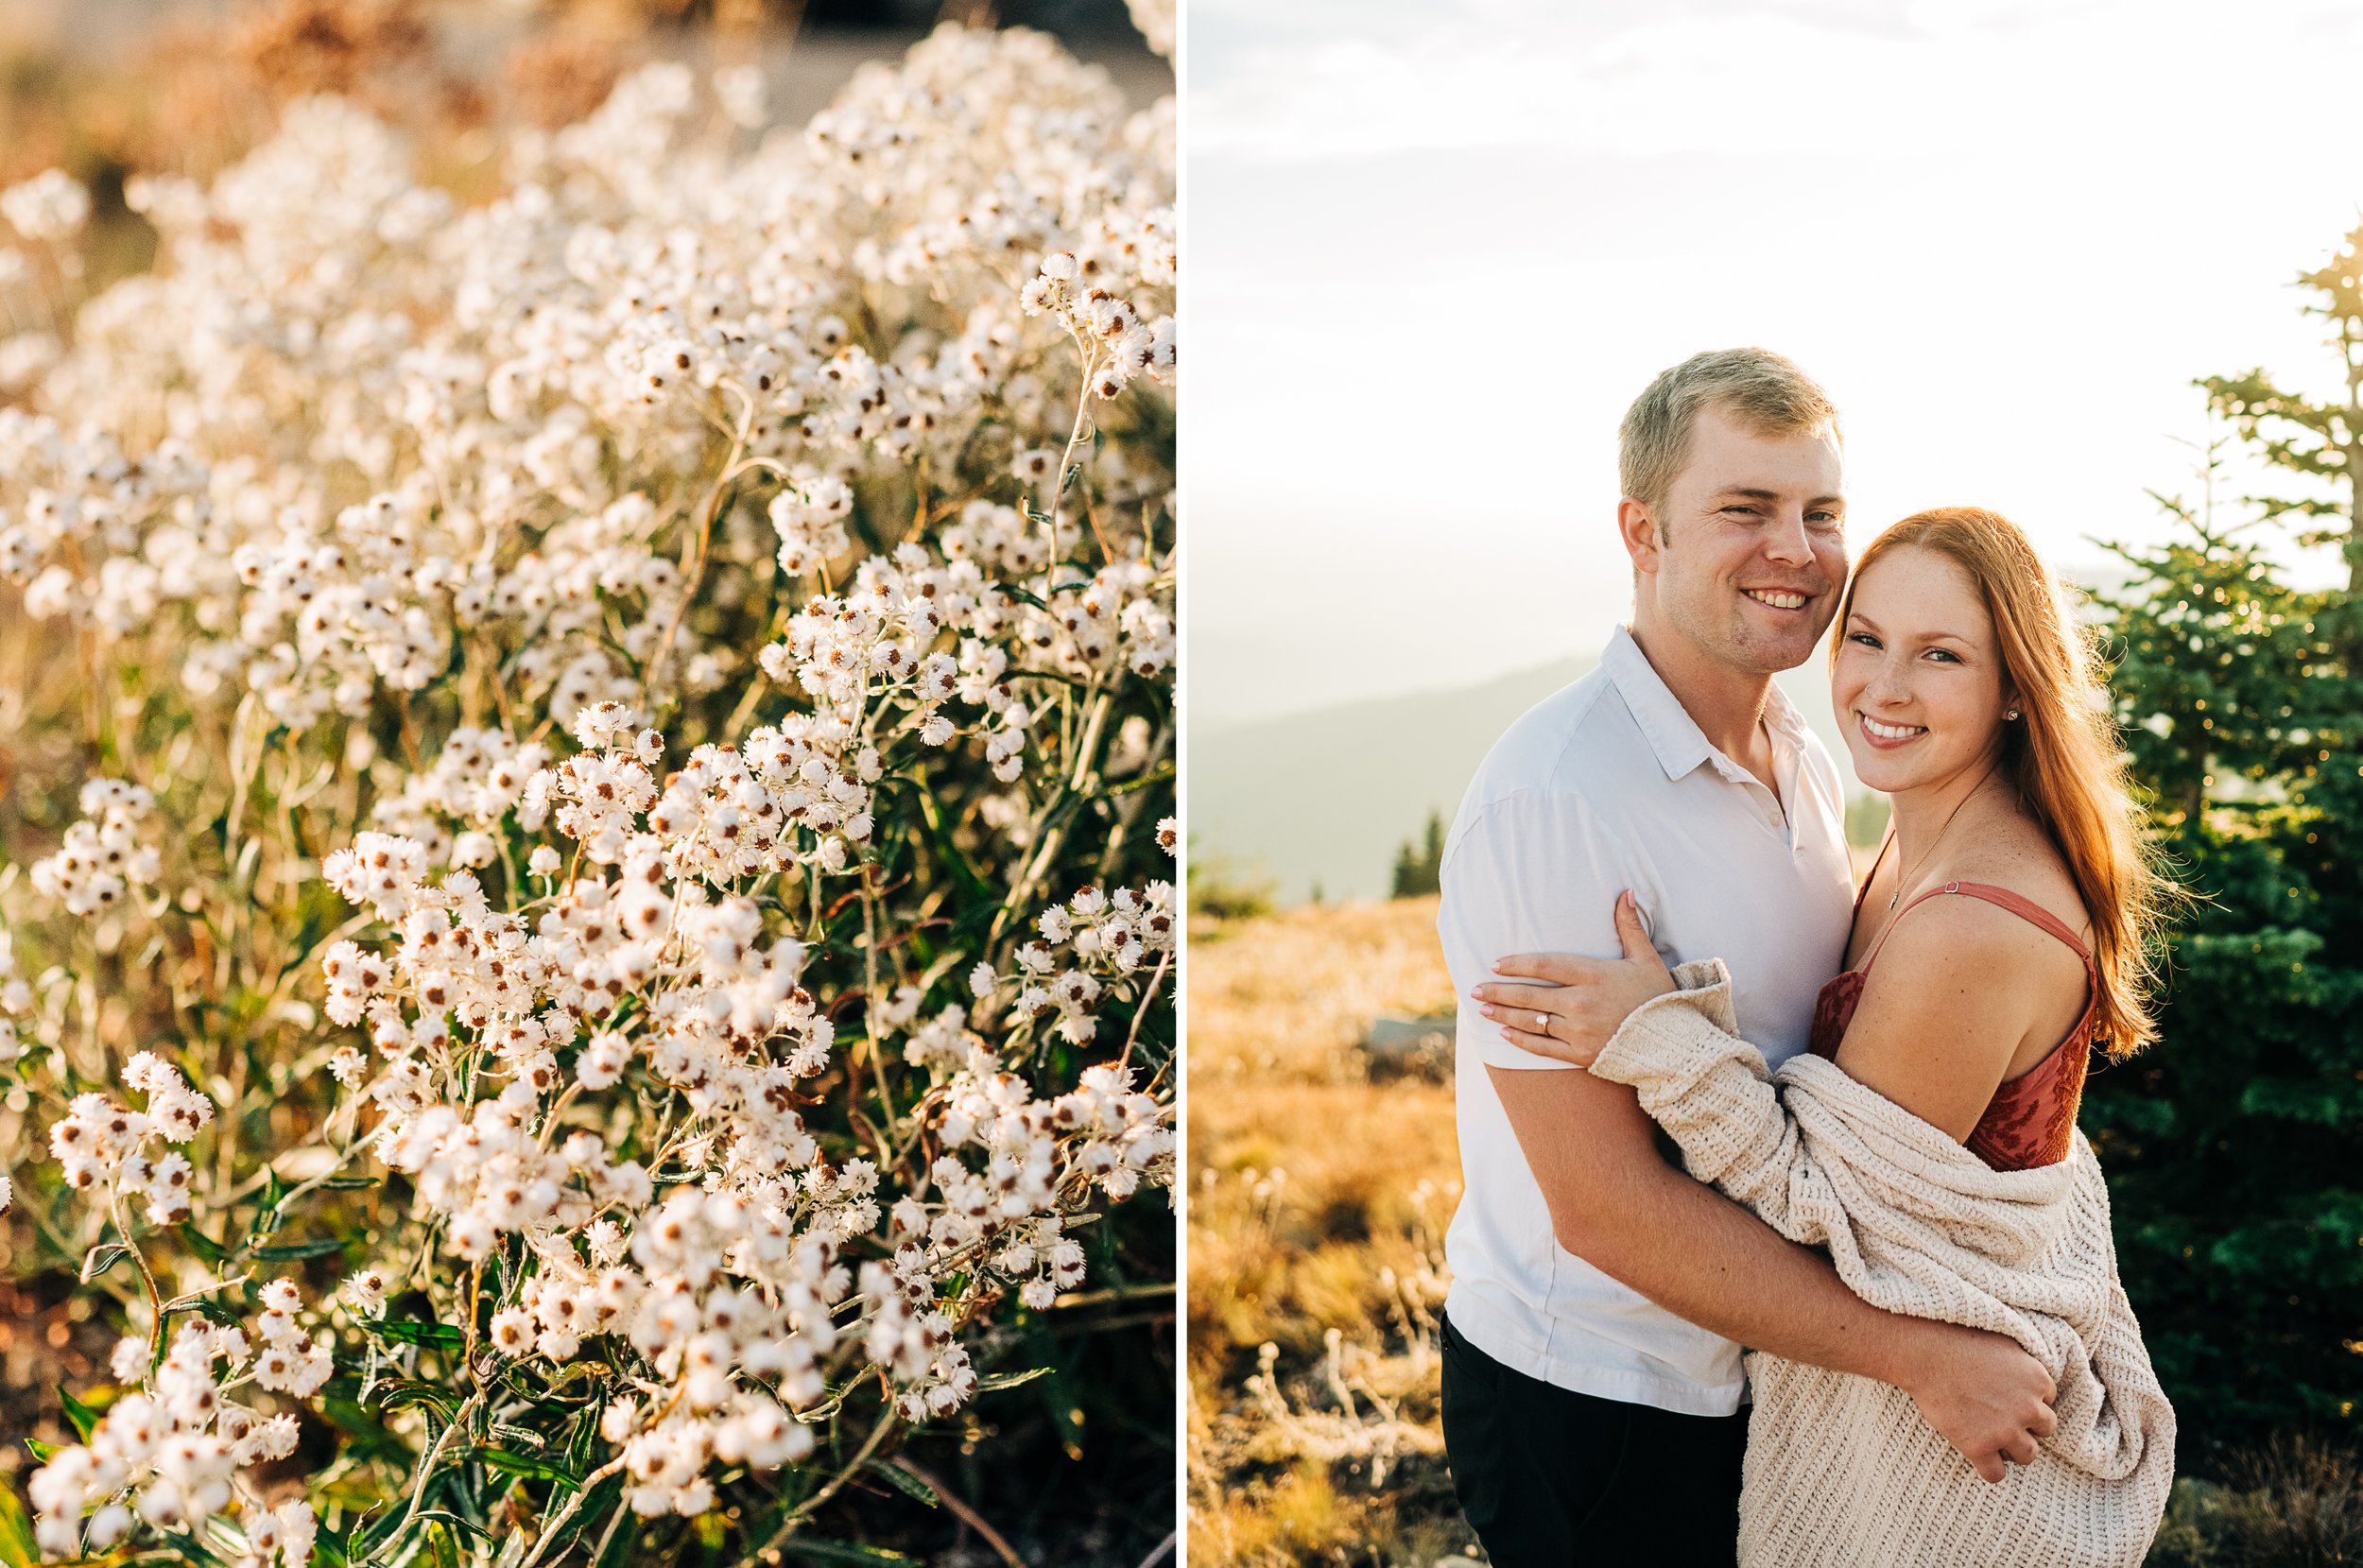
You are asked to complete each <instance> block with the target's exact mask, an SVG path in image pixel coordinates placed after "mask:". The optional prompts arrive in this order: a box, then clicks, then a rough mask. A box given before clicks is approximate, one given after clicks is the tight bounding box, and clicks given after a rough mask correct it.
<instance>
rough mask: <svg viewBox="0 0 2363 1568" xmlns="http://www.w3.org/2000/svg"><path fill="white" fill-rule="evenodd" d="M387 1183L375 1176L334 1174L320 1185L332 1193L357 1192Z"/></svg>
mask: <svg viewBox="0 0 2363 1568" xmlns="http://www.w3.org/2000/svg"><path fill="white" fill-rule="evenodd" d="M385 1184H386V1183H385V1182H383V1181H381V1180H378V1179H377V1178H376V1177H374V1176H332V1177H330V1178H329V1179H328V1180H325V1181H322V1182H321V1183H320V1186H321V1187H322V1188H323V1189H325V1190H326V1191H329V1192H332V1193H357V1192H365V1191H367V1190H368V1189H369V1188H371V1187H382V1186H384V1185H385Z"/></svg>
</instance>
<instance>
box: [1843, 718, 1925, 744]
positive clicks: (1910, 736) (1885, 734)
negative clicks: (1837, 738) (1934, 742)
mask: <svg viewBox="0 0 2363 1568" xmlns="http://www.w3.org/2000/svg"><path fill="white" fill-rule="evenodd" d="M1854 718H1855V720H1856V726H1857V728H1859V729H1860V730H1861V731H1862V733H1863V739H1864V740H1865V741H1867V742H1868V743H1869V744H1871V746H1874V747H1876V748H1878V749H1879V750H1882V751H1891V750H1894V749H1895V748H1897V747H1899V746H1908V745H1910V744H1911V743H1912V742H1913V741H1916V740H1918V739H1919V738H1920V737H1921V736H1923V735H1924V734H1926V733H1927V732H1928V727H1927V726H1926V725H1925V724H1883V723H1881V722H1880V721H1879V720H1877V719H1875V718H1872V717H1871V715H1869V714H1866V713H1863V712H1861V711H1860V710H1859V709H1858V710H1856V711H1855V714H1854Z"/></svg>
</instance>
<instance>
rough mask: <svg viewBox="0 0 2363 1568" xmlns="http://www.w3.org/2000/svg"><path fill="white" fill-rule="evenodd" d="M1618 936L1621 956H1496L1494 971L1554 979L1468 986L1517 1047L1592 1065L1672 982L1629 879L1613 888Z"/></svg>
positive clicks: (1496, 982)
mask: <svg viewBox="0 0 2363 1568" xmlns="http://www.w3.org/2000/svg"><path fill="white" fill-rule="evenodd" d="M1616 937H1617V939H1618V940H1619V941H1621V942H1622V943H1624V947H1625V956H1623V957H1621V958H1575V957H1569V956H1567V955H1565V954H1561V953H1521V954H1517V955H1515V956H1510V957H1508V958H1504V959H1502V960H1500V961H1499V962H1498V963H1496V964H1494V965H1493V971H1494V973H1495V974H1509V975H1517V976H1520V977H1521V978H1526V979H1535V980H1542V981H1546V982H1550V983H1549V984H1545V985H1540V986H1524V985H1513V984H1509V983H1506V982H1502V981H1490V982H1488V983H1487V984H1485V985H1481V986H1479V987H1477V988H1476V989H1475V991H1471V992H1470V993H1469V994H1470V995H1471V996H1474V997H1475V998H1476V1000H1477V1001H1479V1002H1481V1003H1483V1004H1484V1006H1483V1007H1481V1008H1478V1009H1477V1010H1478V1011H1479V1012H1482V1013H1483V1014H1484V1015H1485V1016H1486V1017H1488V1018H1490V1019H1492V1021H1493V1022H1494V1023H1496V1024H1499V1025H1502V1038H1503V1039H1504V1040H1507V1041H1509V1042H1510V1043H1511V1044H1512V1045H1515V1046H1517V1047H1518V1048H1519V1049H1520V1050H1524V1051H1532V1052H1533V1053H1534V1054H1535V1055H1537V1056H1546V1057H1555V1058H1557V1059H1558V1060H1561V1061H1572V1062H1574V1063H1575V1064H1576V1065H1577V1066H1578V1067H1589V1066H1591V1065H1592V1063H1593V1061H1594V1060H1596V1059H1597V1058H1598V1056H1599V1054H1600V1051H1601V1049H1602V1048H1603V1047H1604V1046H1606V1045H1607V1044H1608V1042H1609V1037H1610V1036H1611V1035H1613V1034H1614V1033H1615V1032H1616V1030H1617V1028H1618V1026H1619V1025H1622V1024H1623V1023H1624V1022H1625V1020H1626V1019H1627V1018H1630V1016H1632V1011H1633V1009H1634V1008H1638V1007H1639V1006H1641V1004H1642V1003H1644V1002H1647V1001H1648V1000H1649V999H1650V998H1651V997H1653V996H1663V995H1664V994H1665V993H1666V992H1667V991H1672V990H1673V989H1674V976H1673V974H1672V972H1671V971H1669V970H1668V969H1667V968H1666V967H1665V960H1664V959H1663V958H1661V957H1659V956H1657V949H1656V948H1655V947H1653V946H1651V945H1650V942H1649V936H1648V933H1647V931H1645V930H1643V929H1642V926H1641V906H1640V905H1638V904H1636V903H1634V902H1633V896H1632V889H1631V888H1630V887H1628V888H1627V889H1625V891H1623V892H1621V893H1619V894H1617V895H1616Z"/></svg>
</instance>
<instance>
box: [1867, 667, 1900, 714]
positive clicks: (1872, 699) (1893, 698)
mask: <svg viewBox="0 0 2363 1568" xmlns="http://www.w3.org/2000/svg"><path fill="white" fill-rule="evenodd" d="M1905 677H1906V671H1905V669H1904V666H1903V665H1902V664H1901V663H1898V662H1897V661H1895V660H1893V659H1882V660H1880V661H1879V667H1878V668H1877V669H1875V670H1873V671H1871V679H1870V680H1869V681H1865V682H1864V683H1863V699H1864V700H1865V701H1866V702H1869V703H1871V705H1873V706H1875V707H1882V708H1894V707H1901V706H1902V705H1903V704H1905V703H1906V702H1908V701H1910V700H1911V695H1912V693H1911V682H1910V681H1907V680H1906V678H1905Z"/></svg>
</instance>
